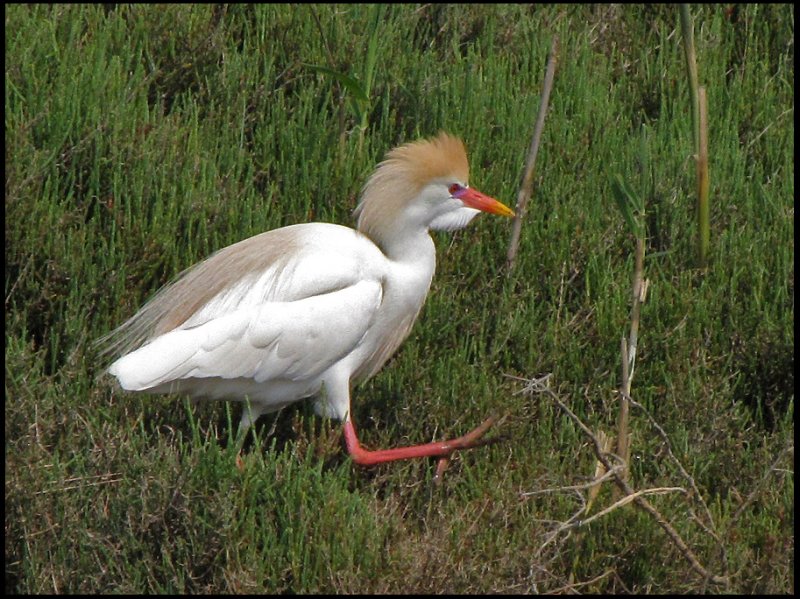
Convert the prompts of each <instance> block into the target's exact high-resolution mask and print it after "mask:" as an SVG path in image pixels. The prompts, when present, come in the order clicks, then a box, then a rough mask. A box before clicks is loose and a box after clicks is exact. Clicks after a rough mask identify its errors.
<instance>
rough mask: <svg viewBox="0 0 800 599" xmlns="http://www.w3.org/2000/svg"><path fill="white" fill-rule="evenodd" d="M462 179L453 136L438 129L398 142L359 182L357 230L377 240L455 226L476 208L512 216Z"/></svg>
mask: <svg viewBox="0 0 800 599" xmlns="http://www.w3.org/2000/svg"><path fill="white" fill-rule="evenodd" d="M468 179H469V163H468V162H467V153H466V150H465V149H464V144H463V142H462V141H461V140H460V139H458V138H457V137H453V136H451V135H448V134H447V133H444V132H441V133H439V135H437V136H436V137H434V138H431V139H424V140H419V141H415V142H412V143H407V144H403V145H401V146H398V147H396V148H394V149H393V150H391V151H389V152H388V153H387V154H386V158H385V159H384V161H383V162H381V163H380V164H379V165H378V168H377V169H376V170H375V172H374V173H373V174H372V176H370V178H369V179H368V180H367V183H366V185H365V186H364V189H363V191H362V195H361V202H360V203H359V205H358V208H356V215H357V216H358V230H359V231H361V232H362V233H365V234H366V235H368V236H369V237H370V238H371V239H372V240H373V241H375V242H377V243H379V244H380V243H381V242H385V241H387V240H389V239H391V238H393V237H395V236H396V235H402V234H404V233H405V232H409V231H419V230H428V229H435V230H454V229H461V228H462V227H465V226H466V225H467V224H468V223H469V222H470V221H471V220H472V219H473V218H474V217H475V216H476V215H477V214H478V213H479V212H481V211H483V212H489V213H492V214H500V215H502V216H514V212H513V211H512V210H511V209H510V208H508V207H507V206H505V205H504V204H502V203H500V202H498V201H497V200H495V199H494V198H491V197H489V196H487V195H484V194H482V193H481V192H479V191H477V190H475V189H473V188H471V187H470V186H469V185H468V183H467V181H468Z"/></svg>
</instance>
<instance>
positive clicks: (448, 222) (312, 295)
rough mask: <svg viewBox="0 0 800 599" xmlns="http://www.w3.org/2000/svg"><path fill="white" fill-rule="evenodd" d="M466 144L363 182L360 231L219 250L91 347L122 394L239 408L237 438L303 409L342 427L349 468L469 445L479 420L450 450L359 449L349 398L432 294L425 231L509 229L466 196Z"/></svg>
mask: <svg viewBox="0 0 800 599" xmlns="http://www.w3.org/2000/svg"><path fill="white" fill-rule="evenodd" d="M468 173H469V165H468V162H467V155H466V152H465V150H464V144H463V143H462V142H461V140H460V139H458V138H456V137H453V136H450V135H448V134H447V133H444V132H442V133H440V134H439V135H438V136H436V137H434V138H432V139H427V140H419V141H416V142H413V143H407V144H404V145H401V146H399V147H397V148H394V149H393V150H391V151H390V152H389V153H388V154H387V155H386V158H385V160H384V161H383V162H381V163H380V164H379V165H378V167H377V169H376V170H375V172H374V173H373V174H372V175H371V176H370V177H369V179H368V180H367V183H366V185H365V186H364V188H363V190H362V194H361V200H360V202H359V204H358V207H357V208H356V212H355V214H356V216H357V217H358V226H357V229H356V230H353V229H351V228H348V227H344V226H340V225H334V224H326V223H307V224H298V225H292V226H288V227H283V228H280V229H275V230H272V231H267V232H266V233H261V234H260V235H256V236H254V237H250V238H249V239H245V240H244V241H240V242H238V243H235V244H233V245H230V246H228V247H226V248H224V249H221V250H219V251H217V252H216V253H214V254H213V255H211V256H210V257H209V258H207V259H206V260H204V261H203V262H200V263H199V264H197V265H195V266H193V267H191V268H189V269H187V270H186V271H184V272H183V273H182V274H181V275H179V276H178V278H177V279H176V280H175V281H173V282H172V283H170V284H169V285H167V286H166V287H164V288H163V289H161V291H159V292H158V293H157V294H156V295H155V296H154V297H153V298H152V299H151V300H150V301H149V302H148V303H146V304H145V305H144V307H142V309H141V310H139V312H138V313H136V315H134V316H133V317H132V318H131V319H130V320H128V321H127V322H125V323H124V324H123V325H122V326H120V327H119V328H118V329H116V330H115V331H113V332H111V333H110V334H109V335H108V336H107V337H106V338H105V339H104V340H103V341H105V342H106V343H107V351H108V352H109V353H115V354H116V355H120V354H122V355H121V357H119V358H118V359H117V360H116V361H115V362H114V363H113V364H111V366H110V367H109V369H108V372H109V373H111V374H112V375H114V376H115V377H116V378H117V380H118V381H119V384H120V385H121V386H122V388H123V389H125V390H127V391H139V392H147V393H184V394H188V395H190V396H192V397H194V398H208V399H225V400H240V401H246V402H247V403H246V405H245V409H244V412H243V414H242V418H241V422H240V424H239V435H242V434H243V433H244V432H246V431H247V430H248V428H249V427H250V426H251V425H252V424H253V423H254V422H255V421H256V420H257V419H258V418H259V417H260V416H261V415H263V414H266V413H269V412H274V411H277V410H279V409H280V408H282V407H284V406H286V405H288V404H291V403H293V402H296V401H298V400H302V399H307V398H313V399H314V401H315V410H316V412H317V413H318V414H320V415H323V416H328V417H332V418H337V419H339V420H343V421H344V436H345V442H346V445H347V449H348V452H349V453H350V455H351V457H352V459H353V461H354V462H356V463H357V464H360V465H364V466H370V465H373V464H378V463H382V462H389V461H393V460H402V459H407V458H415V457H423V456H437V457H439V458H441V460H442V461H441V462H440V467H441V466H442V465H444V464H446V459H447V456H450V455H451V454H452V453H453V452H454V451H456V450H459V449H467V448H469V447H473V446H475V445H478V444H480V443H479V439H480V437H481V436H482V435H483V434H484V433H485V432H486V431H487V430H488V428H489V427H490V426H491V424H492V420H491V419H488V420H487V421H485V422H484V423H483V424H482V425H481V426H479V427H477V428H476V429H474V430H473V431H471V432H470V433H468V434H466V435H464V436H463V437H459V438H457V439H454V440H450V441H443V442H438V443H428V444H424V445H416V446H410V447H399V448H395V449H387V450H382V451H369V450H366V449H364V448H363V447H362V446H361V445H360V444H359V441H358V437H357V436H356V431H355V428H354V426H353V420H352V410H351V403H350V389H351V385H352V384H354V383H358V382H361V381H364V380H366V379H368V378H370V377H371V376H373V375H374V374H375V373H376V372H378V370H380V368H381V367H382V366H383V365H384V363H385V362H386V361H387V360H388V359H389V357H390V356H391V355H392V354H393V353H394V352H395V350H397V348H398V347H399V345H400V344H401V343H402V342H403V340H404V339H405V338H406V337H407V336H408V334H409V331H410V330H411V326H412V325H413V324H414V321H415V320H416V318H417V315H418V314H419V311H420V308H421V307H422V304H423V302H424V301H425V296H426V295H427V294H428V289H429V288H430V284H431V278H432V277H433V272H434V268H435V265H436V253H435V248H434V244H433V240H432V239H431V237H430V234H429V231H430V230H454V229H460V228H463V227H465V226H466V225H467V224H468V223H469V222H470V221H471V220H472V219H473V217H475V215H477V214H478V212H479V211H484V212H489V213H492V214H499V215H502V216H513V215H514V213H513V211H512V210H511V209H510V208H508V207H507V206H505V205H503V204H501V203H500V202H498V201H497V200H495V199H493V198H491V197H489V196H486V195H484V194H482V193H480V192H479V191H476V190H475V189H473V188H471V187H469V186H468V185H467V179H468Z"/></svg>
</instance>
